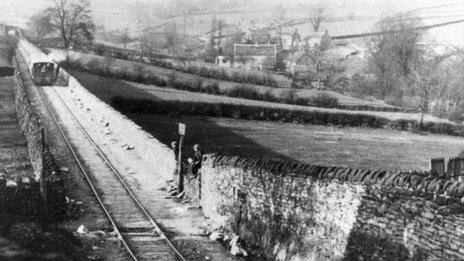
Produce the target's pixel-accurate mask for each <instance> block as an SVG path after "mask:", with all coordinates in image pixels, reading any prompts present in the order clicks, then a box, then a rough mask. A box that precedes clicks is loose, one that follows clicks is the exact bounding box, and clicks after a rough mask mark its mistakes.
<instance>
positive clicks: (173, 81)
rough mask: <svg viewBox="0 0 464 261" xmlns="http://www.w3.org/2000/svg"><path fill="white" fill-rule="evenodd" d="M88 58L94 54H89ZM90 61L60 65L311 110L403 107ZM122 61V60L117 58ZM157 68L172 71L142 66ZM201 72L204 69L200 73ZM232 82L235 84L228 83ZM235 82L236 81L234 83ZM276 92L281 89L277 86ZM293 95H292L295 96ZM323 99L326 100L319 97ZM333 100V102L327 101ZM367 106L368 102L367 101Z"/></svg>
mask: <svg viewBox="0 0 464 261" xmlns="http://www.w3.org/2000/svg"><path fill="white" fill-rule="evenodd" d="M87 54H88V55H94V54H92V53H90V52H88V53H87ZM94 56H95V57H94V58H92V59H91V60H90V61H87V62H83V61H81V60H72V59H71V58H70V57H69V55H68V56H67V57H68V58H67V59H66V60H65V61H63V62H61V65H62V66H63V67H69V68H72V69H75V70H80V71H83V72H88V73H93V74H97V75H100V76H105V77H111V78H115V79H123V80H127V81H133V82H138V83H144V84H153V85H156V86H159V87H166V86H169V87H171V88H174V89H179V90H187V91H192V92H200V93H208V94H214V95H220V96H226V97H234V98H244V99H248V100H256V101H267V102H274V103H280V104H291V105H300V106H309V107H321V108H337V109H343V110H353V111H382V112H400V111H402V109H401V108H398V107H393V106H375V105H369V104H358V105H350V104H343V103H340V102H339V99H338V98H337V97H334V96H332V95H330V94H319V95H317V96H314V97H298V95H297V94H295V92H296V89H292V88H284V89H282V93H281V94H280V95H277V94H275V93H272V91H271V90H270V89H269V90H267V91H265V92H262V91H259V90H258V89H257V88H256V87H255V86H253V84H255V83H250V82H247V81H236V82H235V83H236V85H235V86H234V87H233V88H227V89H222V88H221V87H220V85H221V81H226V82H227V79H215V78H212V77H208V76H207V75H205V74H206V73H203V74H201V73H192V71H184V70H183V69H181V67H182V66H181V67H179V68H178V69H175V68H170V67H163V66H159V65H158V64H152V63H148V62H146V61H143V60H130V59H129V60H123V61H128V62H131V63H132V64H130V66H131V67H132V69H131V70H129V69H128V68H127V66H128V65H125V67H126V68H124V69H120V68H115V66H114V65H113V64H114V63H115V62H114V61H110V60H109V59H113V57H112V58H108V57H103V56H99V55H94ZM114 58H117V59H119V57H114ZM144 64H147V65H148V66H155V67H160V68H163V69H164V70H172V72H171V73H170V74H169V75H156V74H151V73H149V72H148V69H149V68H144V67H143V66H146V65H144ZM176 71H177V72H180V73H184V74H187V75H188V78H189V79H186V78H185V76H182V75H177V74H176ZM198 71H201V70H198ZM228 82H232V81H228ZM232 83H233V82H232ZM262 86H264V87H268V88H272V86H269V85H262ZM276 89H278V88H277V87H276ZM292 92H293V93H292ZM319 96H324V97H319ZM328 98H330V99H331V100H330V101H327V99H328ZM366 103H369V102H367V101H366Z"/></svg>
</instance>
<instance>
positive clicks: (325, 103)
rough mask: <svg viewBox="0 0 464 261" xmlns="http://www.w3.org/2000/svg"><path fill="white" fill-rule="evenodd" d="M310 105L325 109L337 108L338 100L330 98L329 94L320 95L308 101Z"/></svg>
mask: <svg viewBox="0 0 464 261" xmlns="http://www.w3.org/2000/svg"><path fill="white" fill-rule="evenodd" d="M308 102H309V104H311V105H314V106H317V107H323V108H336V107H338V99H337V98H335V97H333V96H330V95H329V94H327V93H318V94H317V95H316V96H314V97H311V98H310V99H309V100H308Z"/></svg>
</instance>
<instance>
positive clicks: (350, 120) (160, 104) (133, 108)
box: [111, 96, 464, 136]
mask: <svg viewBox="0 0 464 261" xmlns="http://www.w3.org/2000/svg"><path fill="white" fill-rule="evenodd" d="M111 104H112V106H113V107H115V108H116V109H118V110H120V111H122V112H131V113H154V114H161V115H170V116H179V115H185V116H205V117H225V118H239V119H249V120H261V121H278V122H291V123H299V124H316V125H336V126H352V127H370V128H392V129H397V130H410V129H411V128H418V127H419V126H418V123H417V121H415V120H406V119H402V120H388V119H386V118H383V117H379V116H374V115H368V114H362V113H359V114H353V113H347V112H331V111H317V110H315V111H305V110H291V109H284V108H270V107H261V106H248V105H242V104H240V105H239V104H227V103H203V102H181V101H153V100H150V99H129V98H124V97H120V96H115V97H113V98H112V99H111ZM422 130H424V131H429V132H432V133H440V134H448V135H459V136H464V128H463V127H462V126H456V125H452V124H450V123H435V122H428V123H426V124H425V125H424V126H423V128H422Z"/></svg>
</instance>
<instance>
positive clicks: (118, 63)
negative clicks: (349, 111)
mask: <svg viewBox="0 0 464 261" xmlns="http://www.w3.org/2000/svg"><path fill="white" fill-rule="evenodd" d="M52 55H54V56H57V57H64V56H65V55H64V54H63V51H61V50H56V49H53V52H52ZM68 57H69V59H70V61H79V62H80V63H84V64H85V63H87V62H89V61H90V60H92V59H102V63H105V62H104V61H103V59H105V58H104V57H102V56H98V55H92V54H86V53H81V52H74V51H73V52H68ZM134 64H139V65H140V63H136V62H132V61H126V60H120V59H112V66H114V67H118V68H119V69H120V70H133V67H134ZM142 65H143V67H144V68H145V71H146V72H148V73H151V74H154V75H157V76H161V77H163V78H164V79H165V80H167V79H168V77H169V75H171V74H172V73H175V74H176V76H177V79H178V80H183V81H190V82H194V81H195V78H196V77H197V76H195V75H193V74H189V73H182V72H178V71H175V70H171V69H166V68H162V67H158V66H153V65H145V64H142ZM214 82H217V83H218V84H219V88H220V89H221V90H223V91H226V90H231V89H232V88H235V87H236V86H239V85H240V83H237V82H230V81H221V80H216V79H209V78H204V84H212V83H214ZM248 85H249V86H252V87H254V88H255V89H256V90H257V91H258V92H260V93H265V92H266V91H271V92H272V93H273V94H274V95H275V96H276V97H280V96H281V95H282V93H283V92H285V91H286V90H288V88H278V87H267V86H262V85H252V84H248ZM287 85H288V87H289V85H290V82H288V84H287ZM319 94H327V95H329V96H332V97H335V98H337V100H338V102H339V104H340V105H345V106H371V107H392V106H390V105H387V104H385V103H382V102H370V101H366V100H362V99H358V98H355V97H351V96H348V95H344V94H341V93H337V92H331V91H323V90H314V89H311V90H310V89H299V90H296V95H297V96H298V97H300V98H311V97H314V96H316V95H319Z"/></svg>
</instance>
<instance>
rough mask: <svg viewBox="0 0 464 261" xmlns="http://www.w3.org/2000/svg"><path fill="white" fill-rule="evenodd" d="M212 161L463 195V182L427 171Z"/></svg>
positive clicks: (230, 158)
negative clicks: (390, 170)
mask: <svg viewBox="0 0 464 261" xmlns="http://www.w3.org/2000/svg"><path fill="white" fill-rule="evenodd" d="M213 165H214V166H230V167H237V168H242V169H255V170H257V169H261V170H265V171H268V172H271V173H273V174H276V175H281V176H282V175H296V176H300V177H311V178H316V179H335V180H339V181H347V182H356V183H362V184H363V185H380V186H387V187H401V188H406V189H410V190H413V191H421V192H422V191H423V192H426V193H429V194H434V193H438V194H446V195H447V196H450V197H454V198H462V197H464V183H461V182H457V181H451V180H449V179H443V178H438V177H433V176H431V175H430V173H429V172H401V173H392V172H388V171H385V170H366V169H353V168H345V167H335V166H320V165H309V164H302V163H290V162H283V161H276V160H264V159H251V158H244V157H238V156H219V155H213Z"/></svg>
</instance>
